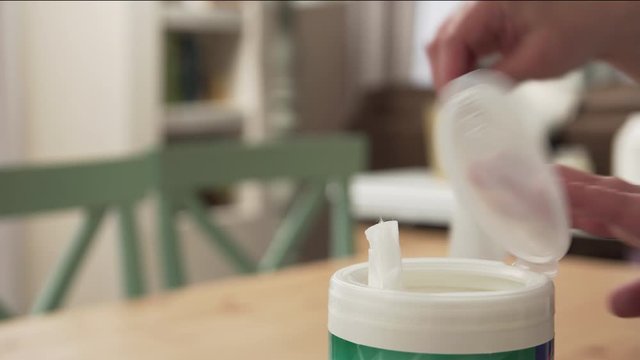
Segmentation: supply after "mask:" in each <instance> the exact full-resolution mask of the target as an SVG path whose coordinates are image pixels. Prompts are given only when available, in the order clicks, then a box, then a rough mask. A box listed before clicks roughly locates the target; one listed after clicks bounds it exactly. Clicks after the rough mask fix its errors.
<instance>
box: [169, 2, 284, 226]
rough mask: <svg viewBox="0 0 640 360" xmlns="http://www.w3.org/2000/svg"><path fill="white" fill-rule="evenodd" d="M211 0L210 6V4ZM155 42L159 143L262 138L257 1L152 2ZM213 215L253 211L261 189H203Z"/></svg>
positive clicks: (261, 35)
mask: <svg viewBox="0 0 640 360" xmlns="http://www.w3.org/2000/svg"><path fill="white" fill-rule="evenodd" d="M211 3H213V4H211ZM158 5H159V9H158V10H159V11H158V19H159V21H158V24H159V32H160V40H161V49H160V53H161V61H160V70H161V73H160V74H159V77H160V78H161V81H160V82H161V84H162V85H161V89H162V94H161V98H162V101H161V108H162V121H161V124H160V128H161V131H160V134H161V142H164V143H165V144H166V145H165V146H171V144H172V143H175V142H189V141H201V140H203V139H209V140H215V139H229V138H236V139H243V140H246V141H261V140H264V139H266V138H268V136H269V126H268V125H267V120H266V119H267V116H266V102H267V99H266V96H265V91H264V84H265V81H266V80H265V78H266V70H265V69H266V66H265V62H266V57H265V52H266V51H267V48H268V47H267V46H265V42H266V41H268V40H269V37H268V33H269V29H268V27H269V24H270V23H271V22H270V21H269V19H268V17H269V16H272V14H273V10H272V9H270V7H272V4H269V3H268V2H267V3H262V2H229V3H226V2H225V3H220V2H185V1H174V2H166V3H162V2H160V3H158ZM204 193H207V196H205V195H203V200H204V201H206V202H207V203H208V204H210V206H211V211H212V212H213V213H214V214H217V215H219V214H222V213H227V212H233V213H234V214H238V216H239V217H240V218H243V217H244V218H250V217H253V216H256V215H257V214H259V213H260V211H262V209H263V208H264V206H265V199H266V193H265V189H264V187H262V186H260V185H257V184H242V185H238V186H234V187H233V188H230V189H225V190H222V191H218V192H211V190H208V189H203V194H204Z"/></svg>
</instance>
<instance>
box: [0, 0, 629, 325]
mask: <svg viewBox="0 0 640 360" xmlns="http://www.w3.org/2000/svg"><path fill="white" fill-rule="evenodd" d="M459 5H460V2H458V1H447V2H439V1H424V2H414V1H394V2H384V1H369V2H367V1H364V2H355V1H354V2H333V1H289V2H279V1H273V2H234V1H230V2H223V1H201V2H200V1H164V2H161V1H147V2H0V165H2V166H5V167H6V166H17V165H25V164H26V165H31V164H38V165H41V164H62V163H70V162H79V161H83V162H84V161H98V160H103V159H109V158H112V157H121V156H129V155H132V154H137V153H140V152H142V151H145V150H148V149H151V148H154V147H169V148H170V147H171V146H177V145H178V144H188V143H190V142H197V141H218V140H229V139H235V140H238V141H242V142H246V143H250V144H256V143H261V142H265V141H270V140H273V139H278V138H283V137H295V136H301V135H303V134H333V133H342V132H357V133H361V134H364V135H365V136H366V138H367V139H368V142H369V153H368V159H369V162H368V168H367V171H365V172H363V173H361V174H359V175H357V176H355V177H354V178H352V179H351V182H350V184H349V188H350V200H351V209H352V212H353V214H354V216H355V217H356V218H357V219H358V220H359V221H362V222H369V221H372V220H376V219H378V218H379V217H383V218H385V219H398V220H399V221H400V223H401V224H403V225H405V226H429V227H433V226H435V227H446V226H448V224H449V221H450V219H451V217H452V214H453V211H454V201H453V194H452V192H451V189H450V187H449V185H448V183H447V182H446V180H445V179H443V178H442V177H441V176H440V175H439V170H438V169H439V167H438V164H437V161H436V154H435V153H434V149H433V147H432V132H431V129H432V126H433V121H434V116H433V114H434V105H435V104H434V101H435V95H434V92H433V90H432V86H431V85H432V84H431V74H430V70H429V63H428V61H427V59H426V58H425V56H424V47H425V45H426V44H427V43H428V41H429V39H430V38H432V37H433V35H434V33H435V31H436V29H437V28H438V25H439V24H440V23H441V22H442V21H443V20H444V19H445V18H446V16H447V15H448V14H450V13H451V12H452V11H453V10H455V8H456V7H458V6H459ZM517 91H519V92H521V95H522V98H523V99H525V101H526V102H527V107H526V108H523V112H524V113H525V114H524V115H525V116H526V117H527V118H528V119H529V121H528V122H527V124H528V125H529V126H530V127H531V131H532V132H533V133H534V134H535V135H536V136H538V137H539V138H540V139H541V141H544V142H545V143H546V144H548V149H549V155H550V157H551V158H552V159H553V161H555V162H559V163H564V164H568V165H571V166H574V167H577V168H580V169H583V170H588V171H593V172H596V173H599V174H613V175H617V176H621V177H624V178H626V179H628V180H629V181H632V182H637V181H639V180H640V169H639V168H637V167H638V166H640V163H637V162H636V163H635V164H634V161H633V160H634V159H637V157H636V156H635V154H637V151H638V150H637V149H636V147H638V146H640V125H638V124H637V123H638V122H640V118H638V117H635V118H634V116H633V114H634V113H636V112H637V111H640V91H639V90H638V89H637V87H636V86H634V85H631V84H630V82H629V81H628V80H627V79H625V78H624V77H623V76H621V75H620V74H618V73H617V72H616V71H614V70H613V69H611V68H609V67H608V66H606V65H605V64H599V63H594V64H589V65H588V66H586V67H585V68H583V69H580V70H578V71H575V72H573V73H571V74H568V75H566V76H565V77H563V78H560V79H553V80H549V81H537V82H529V83H526V84H524V85H522V86H521V87H520V88H518V90H517ZM636 138H637V139H636ZM42 186H46V184H42ZM295 193H296V188H295V185H294V184H292V183H291V182H287V181H279V182H269V183H266V184H265V183H257V182H242V183H238V184H236V185H233V186H230V187H226V188H223V189H221V188H215V189H213V188H212V189H203V190H202V193H201V194H200V196H201V199H202V200H203V201H205V202H206V203H207V205H208V210H209V211H210V214H211V216H213V217H215V218H216V219H217V220H218V223H219V224H220V225H221V226H222V227H224V228H225V229H227V231H228V232H229V233H231V234H233V235H234V236H235V238H237V239H238V241H239V242H240V243H241V244H242V245H243V247H244V248H245V249H247V250H248V251H249V252H250V253H251V254H260V253H262V252H263V251H264V250H265V248H266V247H267V245H268V243H269V241H270V239H271V235H268V234H272V233H273V232H274V231H276V229H277V227H278V224H279V223H280V221H281V220H282V218H283V216H284V214H285V212H286V210H287V209H288V208H289V207H290V206H291V199H292V196H293V194H295ZM156 205H157V204H156V200H155V199H154V198H153V197H151V196H149V197H148V198H146V199H145V200H144V201H143V202H142V203H141V204H140V205H139V206H137V211H136V215H137V216H136V221H137V224H138V227H139V236H140V239H141V243H142V254H143V264H144V270H145V275H146V276H147V277H148V279H149V281H150V285H149V286H150V288H151V291H156V290H157V289H159V288H160V280H159V278H160V275H159V272H160V270H159V268H158V265H157V250H156V249H155V245H154V244H155V240H154V239H155V238H156V237H157V236H158V232H157V231H156V228H157V224H156V222H157V220H156V210H155V209H156ZM80 215H81V214H79V213H78V212H74V211H61V212H47V213H44V214H37V215H34V216H29V217H20V218H3V219H2V220H1V221H0V298H2V299H4V301H5V302H6V303H7V306H8V307H10V308H12V309H14V310H15V311H18V312H24V311H26V310H27V309H28V304H29V303H30V301H31V300H32V299H33V298H34V297H35V294H36V293H37V291H38V289H40V287H41V286H42V283H43V281H44V278H45V277H46V275H47V274H48V273H49V272H50V269H51V267H52V265H53V264H54V263H55V261H56V259H57V258H58V257H59V256H60V254H61V253H62V251H63V248H64V246H65V245H66V244H67V242H68V239H69V237H70V236H71V235H72V234H73V232H74V230H75V229H76V228H77V227H78V226H79V223H80V218H81V217H80ZM328 223H329V214H328V212H327V211H326V210H324V212H323V213H322V214H320V216H319V217H318V219H317V221H315V222H314V224H313V226H312V229H311V231H309V233H308V236H307V239H306V241H305V242H304V244H305V245H304V249H303V251H302V256H301V259H302V260H311V259H317V258H322V257H326V256H327V239H328V232H329V231H328V228H329V225H328ZM116 225H117V224H116V219H114V218H113V216H111V215H110V216H109V217H108V218H107V221H106V223H105V224H103V225H102V226H101V227H100V229H99V232H98V239H97V241H96V242H95V244H94V246H93V247H92V248H91V250H90V252H89V254H88V258H87V261H86V262H85V264H84V265H83V268H82V271H81V272H80V274H79V277H78V278H77V281H76V284H75V286H74V290H73V292H72V293H71V296H70V298H69V301H67V303H68V304H69V305H71V306H73V305H81V304H87V303H95V302H98V301H107V300H112V299H116V298H119V297H120V290H119V287H120V285H119V275H118V269H117V263H118V254H119V253H118V251H119V250H118V248H117V242H116V241H113V240H115V237H117V236H118V228H117V226H116ZM177 231H178V232H179V233H180V238H181V243H182V249H183V253H184V254H183V256H184V259H185V260H184V265H185V267H186V272H187V273H188V274H189V282H190V283H196V282H202V281H206V280H210V279H215V278H219V277H223V276H228V275H230V274H232V273H234V271H233V269H232V268H231V267H230V266H229V265H227V264H228V263H227V261H225V259H224V258H223V257H222V256H221V255H219V254H218V253H216V252H215V251H212V250H211V249H210V247H209V246H208V244H206V242H205V241H204V240H203V239H202V238H203V236H204V234H203V233H202V231H201V230H200V229H198V228H197V227H196V226H195V225H194V224H193V223H192V222H190V221H187V220H186V219H183V218H182V217H181V215H180V214H178V224H177ZM578 235H580V234H578ZM576 244H577V245H574V248H573V249H572V251H574V252H578V253H583V254H588V255H596V256H606V257H614V258H621V259H622V258H629V257H632V256H634V255H633V254H632V253H631V252H629V251H628V249H626V248H623V247H622V246H621V245H619V244H617V243H613V242H607V243H606V244H605V245H603V244H602V241H600V240H593V239H589V238H588V237H584V242H577V243H576Z"/></svg>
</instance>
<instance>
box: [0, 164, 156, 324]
mask: <svg viewBox="0 0 640 360" xmlns="http://www.w3.org/2000/svg"><path fill="white" fill-rule="evenodd" d="M156 160H157V159H156V157H155V154H151V155H150V154H144V155H140V156H136V157H132V158H127V159H123V160H116V161H104V162H91V163H84V164H72V165H65V166H24V167H22V166H21V167H9V168H2V169H0V216H3V217H8V216H24V215H29V214H33V213H38V212H44V211H53V210H62V209H71V208H80V209H83V210H84V213H85V218H84V223H83V224H82V226H81V227H80V229H79V230H78V232H77V233H76V235H75V237H74V238H73V239H72V241H71V242H70V244H69V246H68V248H67V249H66V251H65V252H64V253H63V255H62V256H61V258H60V259H59V260H58V263H57V264H56V266H55V267H54V269H53V271H52V272H51V273H50V275H49V277H48V279H47V280H46V282H45V285H44V287H43V288H42V290H41V291H40V293H39V294H38V296H37V297H36V300H35V302H34V304H33V306H32V309H31V312H32V313H44V312H49V311H52V310H55V309H57V308H58V307H60V306H61V304H62V302H63V300H64V298H65V295H66V294H67V292H68V289H69V287H70V285H71V284H72V282H73V279H74V276H75V274H76V273H77V271H78V269H79V267H80V265H81V263H82V260H83V259H84V257H85V254H86V253H87V250H88V249H89V247H90V245H91V242H92V239H93V238H94V235H95V233H96V231H97V230H98V227H99V225H100V223H101V221H102V219H103V218H104V215H105V213H106V212H107V211H108V210H110V209H113V210H115V211H117V213H118V215H119V223H120V232H121V234H120V235H121V236H120V248H121V266H122V276H123V283H124V291H125V293H126V295H127V296H128V297H131V298H132V297H138V296H140V295H142V294H144V292H145V287H144V283H143V278H142V274H141V269H140V261H139V251H138V244H137V236H136V226H135V220H134V216H133V211H134V206H135V204H136V203H137V202H138V200H140V199H141V198H142V197H143V196H144V194H145V192H146V191H147V189H149V187H150V186H151V184H152V180H153V176H154V174H155V166H156V162H155V161H156ZM43 241H46V239H43ZM1 316H4V317H8V316H10V313H9V311H8V310H7V309H6V306H5V307H2V306H0V317H1Z"/></svg>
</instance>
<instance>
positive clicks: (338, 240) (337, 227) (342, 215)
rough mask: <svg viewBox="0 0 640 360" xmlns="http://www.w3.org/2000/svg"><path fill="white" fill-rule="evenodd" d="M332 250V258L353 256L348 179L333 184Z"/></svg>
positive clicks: (331, 195) (331, 192)
mask: <svg viewBox="0 0 640 360" xmlns="http://www.w3.org/2000/svg"><path fill="white" fill-rule="evenodd" d="M330 190H331V191H330V197H331V205H332V211H331V231H332V234H331V249H330V253H331V256H332V257H344V256H349V255H353V253H354V246H353V220H352V218H351V212H350V209H349V182H348V179H347V178H342V179H339V180H337V181H335V182H333V183H332V184H331V189H330Z"/></svg>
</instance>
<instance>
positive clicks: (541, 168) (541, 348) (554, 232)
mask: <svg viewBox="0 0 640 360" xmlns="http://www.w3.org/2000/svg"><path fill="white" fill-rule="evenodd" d="M510 89H511V84H510V83H509V81H508V80H506V79H504V78H502V77H501V76H500V75H498V74H496V73H493V72H490V71H478V72H474V73H471V74H469V75H466V76H464V77H461V78H459V79H457V80H455V81H454V82H452V83H451V84H450V85H449V87H448V89H446V90H445V94H444V96H443V99H444V101H443V103H442V110H441V117H440V122H439V124H438V129H437V131H438V134H437V141H438V144H437V147H438V150H439V156H440V157H441V159H442V164H443V166H444V167H445V171H446V173H447V175H448V178H449V179H450V181H451V183H452V185H453V187H454V190H455V193H456V197H457V201H458V206H462V207H464V210H465V213H467V214H468V215H469V216H470V217H472V218H473V220H474V222H475V224H477V226H478V228H479V229H481V230H482V232H483V236H484V235H486V236H484V237H485V238H488V239H486V241H487V242H488V243H487V244H486V246H487V247H491V246H496V245H499V246H500V247H502V248H504V249H505V250H506V251H507V252H509V253H510V254H511V255H512V256H513V257H514V258H515V259H516V260H515V263H513V264H506V263H504V262H502V261H492V260H479V259H462V258H414V259H403V260H399V258H400V257H399V255H395V252H394V251H391V253H392V256H393V257H392V258H386V259H385V258H384V257H385V254H387V253H388V252H389V251H388V250H384V251H381V250H380V249H381V246H380V243H384V242H385V241H391V243H394V241H396V240H395V239H394V236H388V238H389V239H390V240H385V239H377V240H376V242H374V241H372V239H371V237H370V236H369V234H367V237H368V238H369V240H370V243H371V246H372V249H371V250H370V257H369V263H363V264H356V265H353V266H349V267H346V268H343V269H341V270H338V271H337V272H336V273H335V274H334V275H333V277H332V279H331V283H330V289H329V333H330V358H331V359H334V360H347V359H349V360H351V359H358V360H359V359H362V360H365V359H367V360H368V359H371V360H373V359H376V360H378V359H380V360H382V359H388V360H390V359H407V360H409V359H411V360H448V359H456V360H467V359H476V360H498V359H500V360H550V359H553V338H554V288H553V281H552V279H553V276H555V273H556V271H557V264H558V261H559V260H560V259H561V258H562V257H563V256H564V255H565V254H566V252H567V250H568V248H569V239H570V237H569V226H568V219H567V211H566V205H565V204H566V200H565V195H564V193H563V191H562V187H561V186H560V183H559V181H558V179H557V178H556V175H555V173H554V171H553V170H552V168H550V167H549V166H548V165H547V164H546V163H545V157H544V151H543V148H542V144H539V143H537V142H536V139H533V138H532V137H531V136H529V133H528V131H527V130H526V127H525V124H524V123H523V122H522V121H521V120H520V119H519V116H518V111H520V110H521V109H520V108H519V107H518V105H517V101H516V100H517V99H515V98H513V93H512V91H511V90H510ZM382 225H383V224H378V225H376V226H382ZM367 231H368V232H369V231H371V229H369V230H367ZM396 231H397V230H396ZM386 233H389V231H388V229H387V231H386ZM387 235H388V234H387ZM395 237H396V238H397V232H396V235H395ZM374 245H375V246H377V247H378V249H375V248H374ZM387 245H389V244H388V243H387ZM458 246H460V245H458ZM398 253H399V250H398ZM425 255H428V254H425ZM395 258H397V260H394V259H395ZM394 261H396V263H397V265H396V266H390V265H389V264H391V265H393V262H394ZM385 268H388V269H395V270H393V272H394V273H395V275H394V277H393V278H395V279H396V280H394V281H388V282H389V284H385V282H384V281H379V279H378V278H379V277H381V276H382V277H384V276H385V274H386V273H388V272H389V271H387V270H385ZM398 269H399V270H398Z"/></svg>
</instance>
